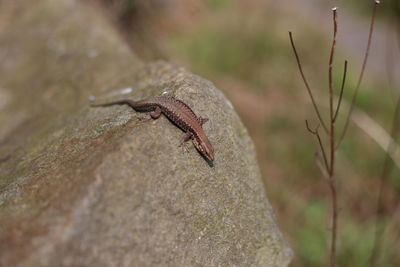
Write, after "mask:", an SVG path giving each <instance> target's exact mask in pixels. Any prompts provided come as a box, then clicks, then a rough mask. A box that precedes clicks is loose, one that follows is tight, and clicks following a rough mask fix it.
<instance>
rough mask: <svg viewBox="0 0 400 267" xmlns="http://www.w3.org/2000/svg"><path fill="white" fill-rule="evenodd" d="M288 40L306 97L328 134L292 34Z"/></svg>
mask: <svg viewBox="0 0 400 267" xmlns="http://www.w3.org/2000/svg"><path fill="white" fill-rule="evenodd" d="M289 38H290V43H291V45H292V48H293V52H294V55H295V57H296V61H297V66H298V67H299V71H300V74H301V77H302V79H303V82H304V85H305V86H306V88H307V92H308V95H309V96H310V99H311V102H312V104H313V106H314V110H315V113H316V114H317V116H318V120H319V122H320V124H321V125H322V128H323V129H324V130H325V132H326V133H328V128H327V127H326V125H325V122H324V120H323V119H322V116H321V113H320V112H319V109H318V106H317V103H316V102H315V99H314V96H313V94H312V92H311V89H310V86H309V85H308V82H307V79H306V77H305V75H304V72H303V67H302V66H301V61H300V58H299V55H298V54H297V50H296V46H295V44H294V41H293V37H292V32H289Z"/></svg>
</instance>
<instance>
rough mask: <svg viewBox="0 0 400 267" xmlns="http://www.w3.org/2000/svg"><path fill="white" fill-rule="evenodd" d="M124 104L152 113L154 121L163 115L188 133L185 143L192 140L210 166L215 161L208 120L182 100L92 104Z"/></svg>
mask: <svg viewBox="0 0 400 267" xmlns="http://www.w3.org/2000/svg"><path fill="white" fill-rule="evenodd" d="M123 104H126V105H129V106H130V107H132V108H133V109H134V110H135V111H140V112H150V116H151V118H153V119H158V118H159V117H160V115H161V113H163V114H164V115H165V116H166V117H167V118H168V119H169V120H170V121H172V122H173V123H174V124H175V125H177V126H178V127H179V128H180V129H182V130H183V131H184V132H185V133H186V135H185V137H184V139H183V142H187V141H189V140H192V142H193V144H194V146H195V147H196V149H197V150H198V151H199V152H200V154H201V155H202V156H204V157H205V159H207V161H208V162H209V163H210V164H212V162H213V161H214V149H213V147H212V145H211V143H210V141H209V140H208V138H207V135H206V134H205V133H204V130H203V127H202V125H203V124H204V123H205V122H206V121H208V119H207V118H202V117H199V116H197V115H196V114H195V113H194V112H193V110H192V109H191V108H190V107H189V106H188V105H186V104H185V103H184V102H182V101H181V100H179V99H176V98H174V97H171V96H156V97H151V98H147V99H144V100H139V101H133V100H130V99H122V100H117V101H112V102H106V103H100V104H96V103H92V106H111V105H123ZM183 142H182V143H183Z"/></svg>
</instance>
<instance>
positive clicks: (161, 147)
mask: <svg viewBox="0 0 400 267" xmlns="http://www.w3.org/2000/svg"><path fill="white" fill-rule="evenodd" d="M0 25H1V26H0V36H1V37H0V38H1V39H0V125H1V127H0V266H287V264H288V263H289V261H290V259H291V250H290V248H289V247H288V245H287V244H286V242H285V241H284V239H283V238H282V235H281V233H280V232H279V230H278V228H277V225H276V223H275V219H274V215H273V211H272V209H271V207H270V205H269V203H268V201H267V199H266V196H265V192H264V188H263V183H262V181H261V178H260V172H259V168H258V166H257V163H256V159H255V153H254V147H253V143H252V142H251V140H250V138H249V136H248V134H247V132H246V130H245V128H244V126H243V124H242V123H241V121H240V119H239V118H238V116H237V114H236V113H235V111H234V110H233V108H232V105H231V104H230V103H229V101H228V100H227V99H226V98H225V97H224V96H223V95H222V93H221V92H220V91H218V90H217V89H215V87H214V86H213V85H212V84H211V83H210V82H207V81H205V80H203V79H202V78H200V77H197V76H195V75H192V74H190V73H188V72H186V71H185V70H183V69H181V68H177V67H174V66H171V65H169V64H167V63H162V62H158V63H151V64H144V63H142V62H141V61H140V60H139V59H138V57H136V56H135V55H134V54H133V53H132V52H131V51H130V50H129V49H128V47H127V46H126V45H125V44H124V43H123V42H122V41H121V40H120V38H119V37H118V35H117V34H116V33H115V32H114V30H113V29H112V28H111V27H110V26H109V24H107V22H106V20H104V19H103V17H102V16H101V15H100V12H98V11H97V10H95V9H92V8H91V7H89V6H85V5H83V4H82V3H80V2H79V1H67V0H65V1H64V0H63V1H61V0H59V1H50V0H49V1H40V2H37V1H32V2H29V3H28V2H26V1H22V0H19V1H2V2H0ZM124 87H132V88H133V92H132V93H131V95H130V97H132V98H133V99H141V98H143V97H146V96H150V95H160V94H161V93H163V92H167V93H169V94H171V95H175V96H176V97H177V98H179V99H182V100H184V101H185V102H186V103H188V104H189V105H190V106H191V107H192V108H193V109H194V111H195V112H196V113H198V114H200V115H201V116H203V117H208V118H209V119H210V120H209V122H207V123H206V124H205V126H204V128H205V131H206V133H207V134H208V136H209V138H210V140H211V142H212V144H213V145H214V148H215V158H216V160H215V164H214V166H213V167H210V166H209V165H208V164H207V162H206V161H205V160H204V159H203V158H202V157H201V156H200V155H199V154H198V152H197V151H196V150H195V149H194V148H193V146H192V145H191V144H190V145H188V146H187V149H184V148H182V147H179V144H180V142H181V140H182V137H183V133H182V131H180V130H179V129H178V128H177V127H175V126H173V125H172V124H171V123H170V122H169V121H168V120H167V119H165V118H164V117H161V118H160V119H159V120H156V121H147V122H146V121H142V120H141V118H142V117H143V114H139V113H137V112H135V111H133V110H132V109H130V108H129V107H126V106H113V107H107V108H91V107H89V105H88V100H87V99H88V97H89V95H104V94H105V93H107V92H110V91H113V90H116V89H119V88H124ZM114 97H115V96H114Z"/></svg>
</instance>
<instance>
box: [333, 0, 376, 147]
mask: <svg viewBox="0 0 400 267" xmlns="http://www.w3.org/2000/svg"><path fill="white" fill-rule="evenodd" d="M379 4H380V1H378V0H375V3H374V7H373V10H372V17H371V24H370V27H369V34H368V43H367V48H366V50H365V55H364V61H363V64H362V67H361V72H360V76H359V77H358V81H357V85H356V89H355V90H354V94H353V98H352V99H351V106H350V109H349V112H348V114H347V116H346V123H345V125H344V128H343V132H342V134H341V135H340V138H339V139H338V142H337V145H336V148H338V147H339V146H340V144H341V143H342V141H343V139H344V136H345V134H346V132H347V128H348V127H349V122H350V116H351V113H352V112H353V109H354V106H355V102H356V99H357V95H358V89H359V88H360V85H361V81H362V79H363V77H364V70H365V67H366V66H367V61H368V55H369V50H370V47H371V41H372V33H373V31H374V24H375V17H376V10H377V7H378V5H379Z"/></svg>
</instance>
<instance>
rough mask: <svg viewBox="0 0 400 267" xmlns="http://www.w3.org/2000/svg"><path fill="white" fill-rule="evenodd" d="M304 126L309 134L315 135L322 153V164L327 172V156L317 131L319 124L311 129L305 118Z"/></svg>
mask: <svg viewBox="0 0 400 267" xmlns="http://www.w3.org/2000/svg"><path fill="white" fill-rule="evenodd" d="M306 127H307V130H308V131H309V132H310V133H311V134H313V135H315V136H316V137H317V140H318V144H319V147H320V149H321V153H322V158H323V159H324V164H325V168H326V171H327V172H329V164H328V158H327V156H326V153H325V149H324V146H323V144H322V140H321V136H320V135H319V132H318V129H319V125H317V127H315V130H312V129H311V128H310V125H309V124H308V121H307V120H306Z"/></svg>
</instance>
